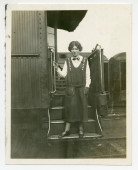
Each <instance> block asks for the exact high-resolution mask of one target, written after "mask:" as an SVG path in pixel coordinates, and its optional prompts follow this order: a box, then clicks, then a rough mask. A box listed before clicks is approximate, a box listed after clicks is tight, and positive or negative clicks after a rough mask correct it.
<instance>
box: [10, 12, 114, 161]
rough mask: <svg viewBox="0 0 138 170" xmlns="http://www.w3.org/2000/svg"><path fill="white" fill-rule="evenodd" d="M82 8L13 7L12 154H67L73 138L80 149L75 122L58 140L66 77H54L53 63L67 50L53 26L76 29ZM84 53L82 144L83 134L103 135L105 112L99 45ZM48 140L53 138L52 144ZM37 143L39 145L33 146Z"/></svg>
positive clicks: (106, 85)
mask: <svg viewBox="0 0 138 170" xmlns="http://www.w3.org/2000/svg"><path fill="white" fill-rule="evenodd" d="M86 12H87V11H85V10H80V11H13V12H12V35H11V45H12V50H11V158H69V157H71V158H72V157H74V156H73V154H74V151H73V150H72V148H73V147H74V142H76V143H75V147H77V148H78V149H79V145H78V140H79V137H78V135H77V134H76V133H77V132H76V129H75V126H73V130H72V134H71V135H70V136H69V137H67V138H66V137H65V139H58V135H59V134H60V133H61V132H62V131H63V129H64V106H63V102H64V96H65V93H64V90H65V81H64V79H60V78H59V77H58V76H57V74H56V70H55V67H54V65H53V62H58V63H59V64H61V67H62V66H63V62H64V61H65V58H66V57H67V56H68V55H69V54H66V55H67V56H66V55H65V54H61V53H58V51H57V29H63V30H66V31H69V32H70V31H73V30H75V29H76V27H77V26H78V25H79V23H80V22H81V20H82V19H83V18H84V17H85V14H86ZM97 47H99V48H97ZM83 55H85V56H86V57H87V58H88V61H89V66H90V71H91V81H92V83H91V85H90V91H89V105H88V110H89V121H88V122H86V124H85V125H84V130H85V135H84V139H82V141H84V143H83V146H84V145H85V142H86V140H85V139H87V142H88V141H89V140H91V139H96V138H97V139H98V138H100V137H102V136H103V130H102V125H101V117H105V116H107V114H108V108H107V94H108V92H109V76H108V75H109V66H108V60H107V58H106V57H105V56H104V55H103V49H102V48H101V47H100V46H99V45H97V46H96V48H95V49H94V50H93V51H92V52H91V53H88V54H83ZM110 86H111V85H110ZM110 126H111V124H109V126H108V127H107V128H109V127H110ZM53 141H54V142H55V141H56V142H57V141H58V142H57V143H54V144H53V143H52V142H53ZM68 142H69V143H68ZM36 143H37V146H39V149H40V150H38V148H37V147H35V148H33V146H34V145H35V146H36ZM31 144H34V145H31ZM79 144H80V143H79ZM42 146H44V147H42ZM63 146H64V147H63ZM67 146H68V147H67ZM41 147H42V148H41ZM23 148H24V149H23ZM30 148H31V150H30ZM43 148H46V149H43ZM67 148H68V151H67V150H66V149H67ZM24 150H25V151H24ZM34 150H35V151H36V152H37V153H40V155H39V154H36V153H34V152H33V151H34ZM87 151H88V149H87ZM68 152H69V153H68ZM79 152H80V151H79ZM75 154H77V151H76V152H75ZM108 156H109V157H111V156H110V155H108ZM85 157H87V156H85Z"/></svg>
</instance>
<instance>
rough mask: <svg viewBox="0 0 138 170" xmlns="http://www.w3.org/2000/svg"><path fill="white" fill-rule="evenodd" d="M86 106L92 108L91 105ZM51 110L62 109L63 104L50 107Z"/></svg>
mask: <svg viewBox="0 0 138 170" xmlns="http://www.w3.org/2000/svg"><path fill="white" fill-rule="evenodd" d="M88 108H92V106H89V105H88ZM50 109H51V110H59V109H64V106H55V107H51V108H50Z"/></svg>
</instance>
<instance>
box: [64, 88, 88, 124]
mask: <svg viewBox="0 0 138 170" xmlns="http://www.w3.org/2000/svg"><path fill="white" fill-rule="evenodd" d="M65 121H66V122H87V121H88V107H87V94H85V87H68V88H67V89H66V94H65Z"/></svg>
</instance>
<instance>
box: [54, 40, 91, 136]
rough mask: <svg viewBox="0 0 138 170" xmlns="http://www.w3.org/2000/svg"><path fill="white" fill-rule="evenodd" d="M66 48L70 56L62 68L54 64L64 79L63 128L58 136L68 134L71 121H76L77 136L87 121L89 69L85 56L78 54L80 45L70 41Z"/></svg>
mask: <svg viewBox="0 0 138 170" xmlns="http://www.w3.org/2000/svg"><path fill="white" fill-rule="evenodd" d="M68 50H69V51H70V52H71V54H72V56H71V57H69V58H67V59H66V61H65V63H64V66H63V69H62V70H61V69H60V68H59V67H58V65H56V69H57V72H58V74H59V76H61V77H64V78H65V79H66V86H67V87H66V91H65V122H66V125H65V130H64V132H63V133H62V134H61V135H60V136H59V137H61V138H62V137H65V136H69V135H70V127H71V123H73V122H76V123H78V125H79V127H78V129H79V137H83V135H84V130H83V123H84V122H87V121H88V109H87V96H88V91H89V85H90V82H91V80H90V69H89V65H88V61H87V58H86V57H83V56H81V55H80V52H81V51H82V46H81V44H80V43H79V42H78V41H72V42H71V43H70V44H69V47H68Z"/></svg>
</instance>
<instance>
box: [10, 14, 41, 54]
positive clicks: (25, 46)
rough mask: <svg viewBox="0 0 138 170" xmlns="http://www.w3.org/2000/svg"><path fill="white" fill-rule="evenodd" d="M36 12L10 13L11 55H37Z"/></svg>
mask: <svg viewBox="0 0 138 170" xmlns="http://www.w3.org/2000/svg"><path fill="white" fill-rule="evenodd" d="M38 31H39V30H38V12H36V11H13V12H12V54H37V53H39V34H38Z"/></svg>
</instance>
